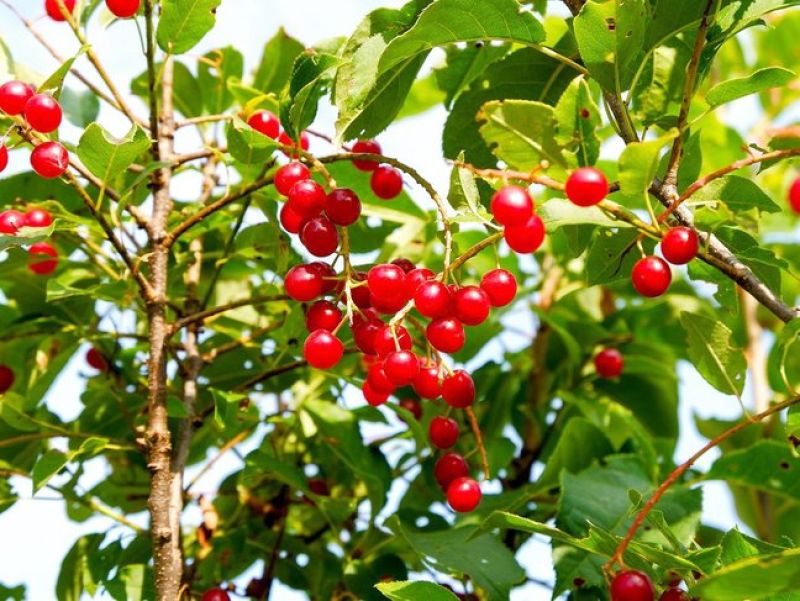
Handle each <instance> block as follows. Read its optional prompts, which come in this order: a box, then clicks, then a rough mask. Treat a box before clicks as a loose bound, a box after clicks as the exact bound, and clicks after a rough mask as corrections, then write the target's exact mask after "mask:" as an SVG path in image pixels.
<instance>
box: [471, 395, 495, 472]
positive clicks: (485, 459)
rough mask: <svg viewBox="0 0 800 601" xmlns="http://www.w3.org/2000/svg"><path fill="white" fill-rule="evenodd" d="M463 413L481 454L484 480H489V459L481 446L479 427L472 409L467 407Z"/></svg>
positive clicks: (481, 438) (481, 437) (481, 439)
mask: <svg viewBox="0 0 800 601" xmlns="http://www.w3.org/2000/svg"><path fill="white" fill-rule="evenodd" d="M465 411H466V414H467V417H468V418H469V425H470V426H471V427H472V433H473V434H474V435H475V443H476V444H477V445H478V451H480V454H481V463H482V464H483V476H484V479H486V480H491V479H492V476H491V473H490V471H489V457H488V456H487V455H486V447H485V446H483V436H482V435H481V429H480V426H478V419H477V418H476V417H475V412H474V411H472V407H467V408H466V409H465Z"/></svg>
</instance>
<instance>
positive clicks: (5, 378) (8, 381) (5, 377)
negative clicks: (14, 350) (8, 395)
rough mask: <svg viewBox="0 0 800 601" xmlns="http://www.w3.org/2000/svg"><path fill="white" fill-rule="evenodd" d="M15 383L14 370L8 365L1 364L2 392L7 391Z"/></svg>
mask: <svg viewBox="0 0 800 601" xmlns="http://www.w3.org/2000/svg"><path fill="white" fill-rule="evenodd" d="M13 385H14V372H13V371H11V368H10V367H9V366H8V365H0V394H3V393H4V392H7V391H9V390H10V389H11V387H12V386H13Z"/></svg>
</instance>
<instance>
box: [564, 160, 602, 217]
mask: <svg viewBox="0 0 800 601" xmlns="http://www.w3.org/2000/svg"><path fill="white" fill-rule="evenodd" d="M565 190H566V193H567V198H569V199H570V200H571V201H572V202H573V203H574V204H576V205H578V206H579V207H591V206H594V205H596V204H597V203H599V202H600V201H601V200H603V199H604V198H605V197H606V196H607V195H608V180H606V176H605V175H603V172H602V171H600V170H599V169H595V168H594V167H580V168H578V169H576V170H575V171H573V172H572V174H571V175H570V176H569V177H568V178H567V184H566V186H565Z"/></svg>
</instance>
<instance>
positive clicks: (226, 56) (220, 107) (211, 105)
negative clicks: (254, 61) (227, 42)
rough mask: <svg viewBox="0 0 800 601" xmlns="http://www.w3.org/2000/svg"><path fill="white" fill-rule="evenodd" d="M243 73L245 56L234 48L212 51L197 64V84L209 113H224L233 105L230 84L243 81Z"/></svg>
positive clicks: (227, 47)
mask: <svg viewBox="0 0 800 601" xmlns="http://www.w3.org/2000/svg"><path fill="white" fill-rule="evenodd" d="M243 73H244V56H242V53H241V52H239V51H238V50H236V49H235V48H233V47H232V46H226V47H225V48H217V49H216V50H212V51H211V52H208V53H206V54H205V55H204V56H203V58H202V60H199V61H198V62H197V83H199V84H200V87H201V88H202V89H203V101H204V103H205V105H206V108H207V109H208V112H209V113H211V114H213V115H217V114H220V113H223V112H225V110H226V109H227V108H228V107H230V106H231V105H232V104H233V101H234V97H233V92H232V91H231V85H230V82H232V81H239V80H241V78H242V75H243Z"/></svg>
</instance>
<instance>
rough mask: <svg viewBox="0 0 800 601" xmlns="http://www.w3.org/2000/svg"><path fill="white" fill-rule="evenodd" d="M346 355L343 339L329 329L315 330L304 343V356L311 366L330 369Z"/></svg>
mask: <svg viewBox="0 0 800 601" xmlns="http://www.w3.org/2000/svg"><path fill="white" fill-rule="evenodd" d="M343 355H344V345H343V344H342V341H341V340H339V339H338V338H337V337H336V336H334V335H333V334H331V333H330V332H328V331H327V330H314V331H313V332H311V334H309V335H308V338H306V341H305V344H303V356H304V357H305V358H306V361H308V364H309V365H310V366H311V367H316V368H317V369H330V368H331V367H333V366H334V365H336V364H337V363H339V361H341V359H342V356H343Z"/></svg>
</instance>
